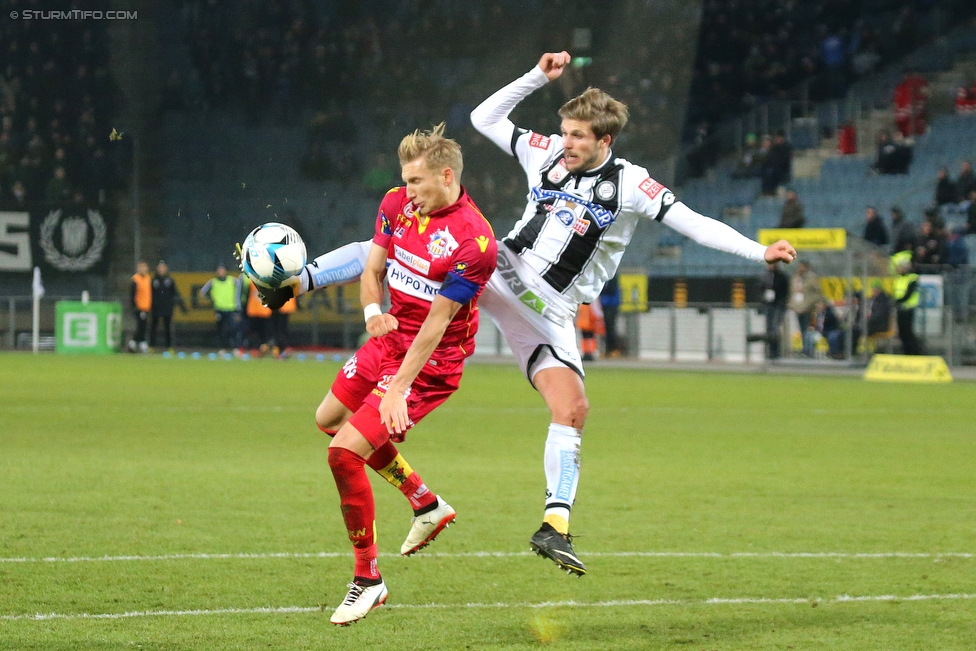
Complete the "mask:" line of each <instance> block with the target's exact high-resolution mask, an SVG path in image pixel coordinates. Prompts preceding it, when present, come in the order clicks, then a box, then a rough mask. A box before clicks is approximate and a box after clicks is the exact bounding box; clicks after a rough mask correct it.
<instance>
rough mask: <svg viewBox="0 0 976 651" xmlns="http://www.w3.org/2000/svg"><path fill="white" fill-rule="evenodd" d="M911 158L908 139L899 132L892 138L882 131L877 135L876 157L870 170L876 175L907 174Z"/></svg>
mask: <svg viewBox="0 0 976 651" xmlns="http://www.w3.org/2000/svg"><path fill="white" fill-rule="evenodd" d="M913 156H914V150H913V143H912V141H911V140H910V139H906V138H905V137H904V136H903V135H901V132H895V136H894V138H892V137H891V136H889V135H888V133H887V132H886V131H882V132H881V133H880V134H878V156H877V158H876V160H875V161H874V165H872V166H871V169H873V170H874V171H875V172H877V173H878V174H908V167H909V166H910V165H911V163H912V157H913Z"/></svg>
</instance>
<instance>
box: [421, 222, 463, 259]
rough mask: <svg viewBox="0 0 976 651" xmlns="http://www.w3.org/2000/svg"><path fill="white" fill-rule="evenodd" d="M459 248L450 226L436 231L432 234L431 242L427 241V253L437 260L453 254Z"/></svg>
mask: <svg viewBox="0 0 976 651" xmlns="http://www.w3.org/2000/svg"><path fill="white" fill-rule="evenodd" d="M457 248H458V243H457V240H456V239H454V236H453V235H451V231H450V230H449V229H448V228H444V229H441V230H438V231H434V234H433V235H431V236H430V242H428V243H427V253H429V254H430V257H432V258H434V259H435V260H436V259H437V258H445V257H447V256H449V255H451V254H452V253H454V252H455V251H457Z"/></svg>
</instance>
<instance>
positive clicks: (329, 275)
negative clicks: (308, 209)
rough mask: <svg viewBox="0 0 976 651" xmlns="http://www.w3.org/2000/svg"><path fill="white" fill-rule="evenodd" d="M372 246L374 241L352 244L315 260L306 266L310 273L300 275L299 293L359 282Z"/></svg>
mask: <svg viewBox="0 0 976 651" xmlns="http://www.w3.org/2000/svg"><path fill="white" fill-rule="evenodd" d="M372 244H373V242H372V240H369V241H366V242H352V243H351V244H346V245H345V246H340V247H339V248H338V249H333V250H332V251H329V252H328V253H323V254H322V255H320V256H319V257H317V258H315V259H314V260H312V261H311V262H309V263H308V264H307V265H305V271H307V272H308V273H303V274H299V279H300V280H301V290H300V291H299V292H298V293H299V294H304V293H305V292H308V291H311V290H313V289H322V288H323V287H328V286H330V285H345V284H346V283H350V282H353V281H356V280H359V276H360V275H361V274H362V273H363V269H365V268H366V258H367V257H368V256H369V249H370V247H371V246H372Z"/></svg>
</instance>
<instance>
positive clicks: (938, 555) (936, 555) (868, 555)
mask: <svg viewBox="0 0 976 651" xmlns="http://www.w3.org/2000/svg"><path fill="white" fill-rule="evenodd" d="M533 554H534V552H530V551H524V552H425V553H421V554H419V555H417V556H415V557H414V558H512V557H518V556H532V555H533ZM380 556H381V557H384V558H402V556H400V554H394V553H381V554H380ZM581 556H583V557H610V558H626V557H644V558H726V559H732V558H849V559H872V558H877V559H884V558H931V559H935V560H940V559H944V558H976V553H972V552H728V553H723V552H590V553H586V554H581ZM351 557H352V554H351V553H349V552H265V553H228V554H224V553H215V554H210V553H186V554H158V555H125V556H46V557H39V556H38V557H20V558H17V557H14V558H2V557H0V563H99V562H102V563H105V562H119V561H179V560H224V559H244V560H250V559H275V558H285V559H293V558H351Z"/></svg>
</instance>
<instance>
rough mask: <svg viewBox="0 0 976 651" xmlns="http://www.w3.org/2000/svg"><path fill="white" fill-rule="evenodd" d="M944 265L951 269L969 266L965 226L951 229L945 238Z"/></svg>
mask: <svg viewBox="0 0 976 651" xmlns="http://www.w3.org/2000/svg"><path fill="white" fill-rule="evenodd" d="M945 264H947V265H949V266H952V267H959V266H961V265H964V264H969V249H968V247H967V246H966V227H965V226H957V227H955V228H953V229H952V230H951V231H950V232H949V234H948V236H947V237H946V259H945Z"/></svg>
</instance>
